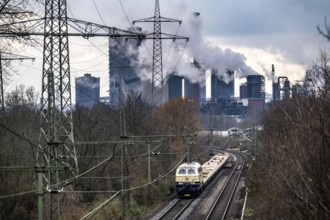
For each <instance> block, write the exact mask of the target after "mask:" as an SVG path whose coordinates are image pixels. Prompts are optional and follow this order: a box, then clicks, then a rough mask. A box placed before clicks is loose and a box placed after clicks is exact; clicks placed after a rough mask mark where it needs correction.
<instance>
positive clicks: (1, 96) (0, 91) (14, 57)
mask: <svg viewBox="0 0 330 220" xmlns="http://www.w3.org/2000/svg"><path fill="white" fill-rule="evenodd" d="M2 54H4V55H6V56H2ZM2 60H21V61H22V60H33V61H34V60H35V58H32V57H27V56H21V55H17V54H11V53H4V52H0V103H1V107H2V108H3V109H4V107H5V95H4V89H3V84H4V83H3V71H2Z"/></svg>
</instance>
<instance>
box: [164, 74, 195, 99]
mask: <svg viewBox="0 0 330 220" xmlns="http://www.w3.org/2000/svg"><path fill="white" fill-rule="evenodd" d="M166 85H167V89H166V91H167V100H173V99H176V98H179V97H184V98H188V99H191V100H194V101H195V102H196V103H200V95H201V89H200V85H199V83H192V82H190V81H189V80H188V79H186V78H184V77H182V76H177V75H174V74H171V75H170V76H169V77H168V80H167V84H166Z"/></svg>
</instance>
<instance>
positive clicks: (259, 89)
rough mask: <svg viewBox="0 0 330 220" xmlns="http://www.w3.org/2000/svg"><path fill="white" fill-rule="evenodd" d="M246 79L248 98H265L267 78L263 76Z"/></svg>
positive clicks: (252, 76) (251, 76)
mask: <svg viewBox="0 0 330 220" xmlns="http://www.w3.org/2000/svg"><path fill="white" fill-rule="evenodd" d="M246 79H247V82H246V84H247V95H248V98H264V97H265V77H264V76H262V75H250V76H247V77H246Z"/></svg>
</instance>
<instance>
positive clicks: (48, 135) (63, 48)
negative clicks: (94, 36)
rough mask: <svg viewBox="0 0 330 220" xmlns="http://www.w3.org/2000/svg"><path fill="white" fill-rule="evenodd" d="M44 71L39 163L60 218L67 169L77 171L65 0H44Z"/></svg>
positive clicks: (52, 213)
mask: <svg viewBox="0 0 330 220" xmlns="http://www.w3.org/2000/svg"><path fill="white" fill-rule="evenodd" d="M44 22H45V23H44V50H43V70H42V71H43V73H42V98H41V113H42V128H41V136H44V137H45V140H46V144H45V146H40V148H41V151H40V152H41V154H40V155H38V158H37V159H38V165H39V166H47V167H48V171H47V175H45V179H46V184H47V191H48V198H49V199H48V215H49V219H61V208H60V197H61V195H60V192H61V190H62V189H63V187H64V184H63V181H64V180H65V177H64V172H63V171H61V169H60V167H63V169H64V168H69V169H70V170H71V171H72V172H73V173H74V174H75V173H76V169H77V158H76V153H75V148H74V145H73V125H72V114H71V113H72V110H71V90H70V67H69V45H68V43H69V42H68V24H67V8H66V0H45V18H44Z"/></svg>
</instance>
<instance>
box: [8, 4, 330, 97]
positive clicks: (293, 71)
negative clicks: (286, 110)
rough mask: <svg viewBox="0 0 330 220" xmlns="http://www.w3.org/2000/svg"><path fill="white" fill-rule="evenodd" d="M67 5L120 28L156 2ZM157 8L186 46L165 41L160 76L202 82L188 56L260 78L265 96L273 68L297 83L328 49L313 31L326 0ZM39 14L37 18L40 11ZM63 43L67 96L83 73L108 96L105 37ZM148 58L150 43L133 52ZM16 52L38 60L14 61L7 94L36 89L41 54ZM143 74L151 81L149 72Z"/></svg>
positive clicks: (80, 15)
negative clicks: (15, 71)
mask: <svg viewBox="0 0 330 220" xmlns="http://www.w3.org/2000/svg"><path fill="white" fill-rule="evenodd" d="M78 2H79V3H78ZM67 3H68V16H69V17H72V18H76V19H80V20H84V21H89V22H94V23H98V24H105V25H107V26H111V27H117V28H120V29H124V30H126V29H127V28H129V27H131V22H132V21H133V20H137V19H142V18H147V17H152V16H153V14H154V5H155V0H79V1H77V0H67ZM159 3H160V11H161V16H162V17H168V18H174V19H179V20H181V21H182V24H181V25H180V26H179V25H178V24H177V23H170V24H167V23H163V26H162V32H164V33H170V34H178V35H181V36H185V37H189V41H188V43H187V44H186V43H185V41H180V40H177V41H175V42H174V43H173V42H172V41H168V40H167V41H168V42H167V41H166V42H165V41H164V44H163V68H164V76H166V75H167V74H168V73H170V72H171V71H172V70H173V69H177V70H178V72H180V74H181V75H184V76H187V77H189V78H190V79H191V80H193V81H200V80H201V75H200V73H199V71H196V70H193V69H191V67H190V65H187V62H189V61H191V60H192V58H194V59H196V60H198V61H199V62H200V63H201V64H202V66H203V67H205V68H215V69H217V70H218V72H219V74H222V73H223V72H225V70H226V69H228V68H229V69H234V70H235V71H236V72H237V78H241V77H244V76H246V75H250V74H261V75H265V76H266V79H267V84H266V91H267V92H270V91H271V80H272V78H271V77H270V73H271V65H272V64H274V65H275V74H276V76H287V77H288V78H289V80H290V81H291V82H292V83H295V82H296V81H299V80H302V79H303V77H304V74H305V72H306V70H307V69H308V67H310V66H311V65H312V64H313V62H314V61H315V60H316V58H317V56H318V53H319V50H320V48H327V47H328V46H329V45H330V42H328V41H326V39H325V38H324V37H322V36H321V35H320V34H319V33H318V31H317V26H318V25H319V26H320V27H321V28H323V27H324V19H325V18H326V17H328V20H329V21H330V14H329V11H330V1H329V0H236V1H232V0H203V1H202V0H159ZM195 12H198V14H199V15H198V16H196V15H197V13H195ZM39 13H40V14H41V15H42V9H40V10H39ZM137 25H138V26H140V27H142V29H143V30H144V31H147V32H152V31H153V30H152V29H153V26H152V24H150V23H149V24H141V23H138V24H136V26H137ZM69 41H70V67H71V82H72V93H73V95H74V89H75V87H74V78H76V77H80V76H83V74H85V73H91V74H92V75H93V76H96V77H100V79H101V95H102V96H105V95H107V91H108V89H109V87H108V85H109V79H108V73H109V68H108V65H109V62H108V39H107V38H106V37H95V38H90V39H88V40H86V39H83V38H81V37H70V39H69ZM150 52H152V41H151V40H147V41H146V42H145V43H144V44H143V46H141V47H140V50H139V56H140V60H141V62H147V63H151V62H152V55H151V53H150ZM17 53H18V54H21V55H25V56H31V57H35V58H36V61H35V62H33V63H32V62H31V61H23V62H19V63H18V64H17V69H18V72H19V74H18V75H16V76H13V77H12V79H13V81H12V82H11V83H9V84H8V85H6V87H5V92H8V91H10V90H12V89H14V88H15V87H16V86H17V85H19V84H25V85H27V86H34V87H35V88H36V89H37V90H38V91H40V88H41V74H42V72H41V69H42V48H37V49H26V48H25V49H21V48H20V49H18V50H17ZM141 74H142V75H143V77H146V78H148V77H149V78H150V77H151V73H150V72H142V73H141ZM237 81H238V80H237ZM241 81H242V80H241ZM235 89H237V88H235ZM235 94H237V92H235ZM73 100H74V96H73Z"/></svg>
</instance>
